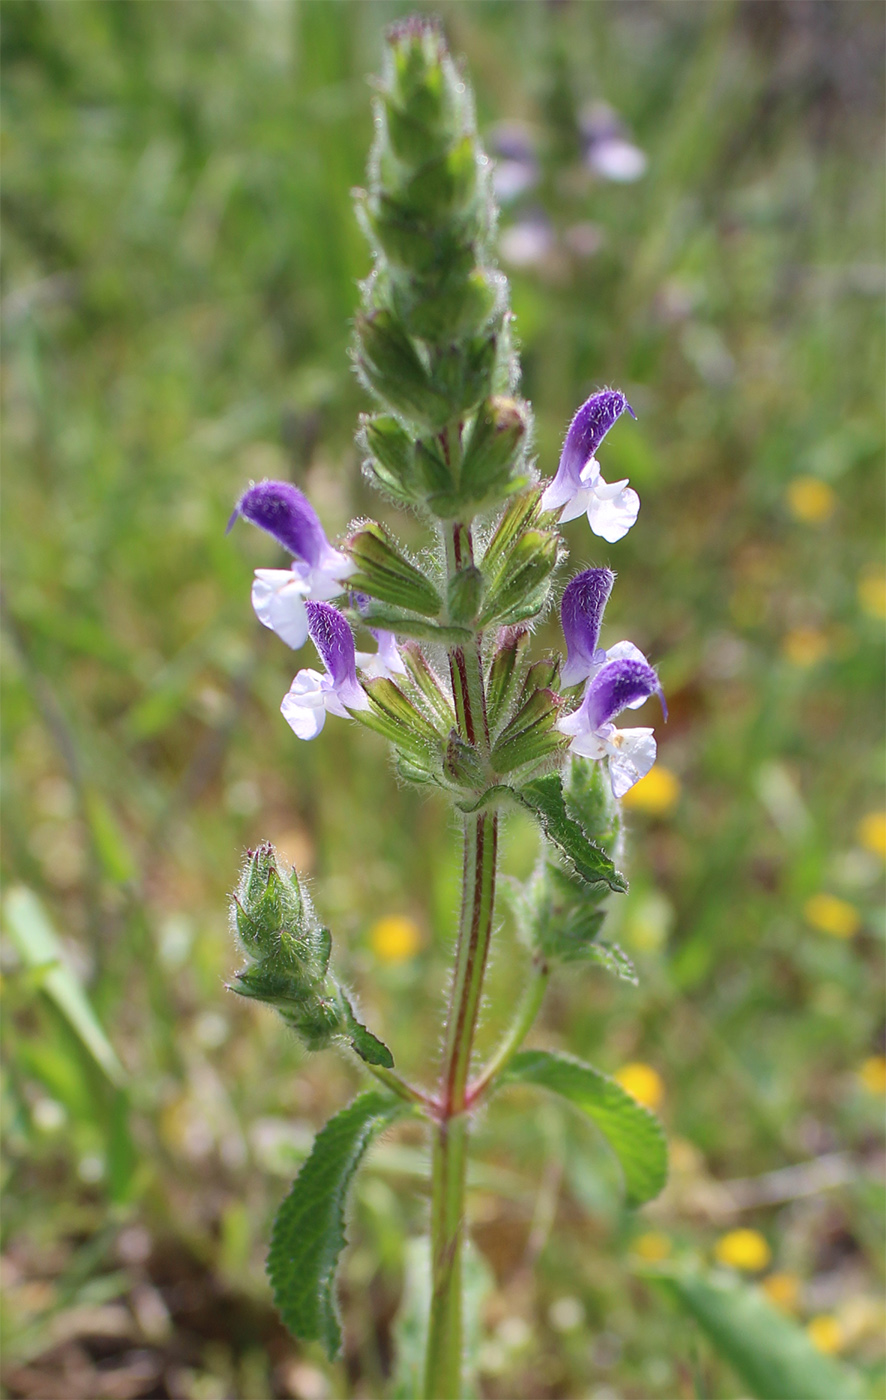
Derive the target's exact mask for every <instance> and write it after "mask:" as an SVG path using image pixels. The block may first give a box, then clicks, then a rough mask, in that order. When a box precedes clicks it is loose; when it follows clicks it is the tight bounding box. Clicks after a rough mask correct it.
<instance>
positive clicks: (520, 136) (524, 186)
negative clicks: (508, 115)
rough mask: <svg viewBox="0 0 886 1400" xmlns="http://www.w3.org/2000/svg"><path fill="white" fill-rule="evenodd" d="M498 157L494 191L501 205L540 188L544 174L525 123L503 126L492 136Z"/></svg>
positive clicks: (508, 123)
mask: <svg viewBox="0 0 886 1400" xmlns="http://www.w3.org/2000/svg"><path fill="white" fill-rule="evenodd" d="M488 139H489V146H490V149H491V151H492V154H493V156H494V157H495V163H494V165H493V167H492V188H493V190H494V191H495V197H496V199H497V200H498V202H499V204H510V203H511V202H512V201H513V200H515V199H519V197H520V195H521V194H525V193H526V191H527V190H531V189H532V187H533V186H534V185H537V184H538V181H539V178H540V175H541V171H540V169H539V164H538V157H537V156H536V154H535V143H534V140H533V137H532V132H531V131H530V129H529V128H528V127H526V126H524V124H523V123H522V122H500V123H499V125H498V126H496V127H493V129H492V131H491V132H490V134H489V138H488Z"/></svg>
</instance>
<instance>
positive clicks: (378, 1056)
mask: <svg viewBox="0 0 886 1400" xmlns="http://www.w3.org/2000/svg"><path fill="white" fill-rule="evenodd" d="M342 1001H343V1002H344V1006H345V1020H346V1022H347V1026H348V1035H349V1037H350V1041H351V1045H352V1046H353V1048H354V1050H355V1051H356V1052H357V1054H358V1055H359V1056H360V1059H361V1060H365V1061H366V1063H367V1064H368V1065H383V1066H384V1068H385V1069H393V1068H394V1057H393V1055H392V1054H391V1052H390V1050H389V1049H388V1047H387V1046H386V1045H385V1043H384V1041H383V1040H379V1038H378V1036H377V1035H373V1034H372V1031H370V1030H368V1029H367V1028H366V1026H364V1025H363V1022H362V1021H358V1019H357V1015H356V1012H355V1011H354V1008H353V1006H352V1005H351V1003H350V999H349V998H348V997H347V996H345V994H344V992H342Z"/></svg>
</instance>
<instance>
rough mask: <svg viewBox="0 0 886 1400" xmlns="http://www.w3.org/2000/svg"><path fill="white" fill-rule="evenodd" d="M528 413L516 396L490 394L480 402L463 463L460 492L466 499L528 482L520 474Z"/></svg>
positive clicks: (481, 498)
mask: <svg viewBox="0 0 886 1400" xmlns="http://www.w3.org/2000/svg"><path fill="white" fill-rule="evenodd" d="M526 427H527V415H526V411H525V409H524V407H523V405H522V404H520V403H519V402H518V401H517V400H516V399H506V398H498V397H495V398H491V399H488V400H487V401H486V402H485V403H483V404H481V405H480V408H479V409H478V411H477V416H476V418H475V419H474V423H473V426H472V428H471V431H470V435H469V437H468V440H467V443H466V445H465V451H464V457H463V458H462V464H461V482H460V486H461V492H462V495H463V496H464V497H465V499H466V500H470V501H482V500H483V499H484V498H485V497H486V496H488V495H490V494H492V493H497V494H499V495H500V494H502V493H503V492H504V491H505V490H507V489H509V488H510V489H512V490H513V489H514V488H515V487H516V486H519V485H523V484H525V480H526V477H525V473H523V474H522V475H519V474H518V473H517V469H518V468H519V463H520V457H519V448H520V444H521V442H522V440H523V438H524V437H525V435H526Z"/></svg>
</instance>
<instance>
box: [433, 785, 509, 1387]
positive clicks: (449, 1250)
mask: <svg viewBox="0 0 886 1400" xmlns="http://www.w3.org/2000/svg"><path fill="white" fill-rule="evenodd" d="M497 845H498V817H497V816H496V815H495V814H494V813H490V812H484V813H483V814H482V815H480V816H472V817H467V818H466V819H465V846H464V876H463V878H464V883H463V893H462V911H461V927H460V930H459V939H458V949H457V952H456V962H455V974H454V977H453V983H452V993H451V998H450V1005H449V1015H448V1020H447V1026H446V1048H445V1051H444V1055H443V1068H442V1075H441V1085H440V1122H439V1123H438V1125H437V1127H436V1128H435V1131H434V1148H433V1157H432V1170H431V1318H430V1326H429V1329H428V1350H427V1360H426V1368H425V1389H424V1395H425V1397H426V1400H459V1397H460V1395H461V1345H462V1339H461V1331H462V1317H461V1309H462V1301H461V1299H462V1280H461V1259H462V1237H463V1224H464V1194H465V1169H466V1164H467V1139H468V1120H467V1116H466V1114H465V1108H466V1088H467V1079H468V1071H469V1069H470V1062H471V1051H472V1049H473V1044H474V1033H475V1031H476V1028H477V1017H478V1015H479V1011H480V999H481V996H482V990H483V978H484V975H485V972H486V963H487V959H488V955H489V942H490V937H491V934H492V913H493V907H494V902H495V868H496V856H497Z"/></svg>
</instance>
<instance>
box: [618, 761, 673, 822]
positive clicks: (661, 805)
mask: <svg viewBox="0 0 886 1400" xmlns="http://www.w3.org/2000/svg"><path fill="white" fill-rule="evenodd" d="M679 796H680V779H679V778H678V777H677V775H676V773H672V772H671V770H670V768H665V767H664V765H663V764H661V763H656V765H655V767H654V768H650V770H649V772H648V773H647V774H646V777H645V778H641V779H640V781H639V783H635V784H634V786H633V787H632V788H628V791H627V792H626V793H625V795H624V797H623V798H622V802H623V803H624V805H625V807H633V809H634V810H635V811H637V812H649V814H650V815H651V816H653V817H662V816H664V815H665V813H666V812H670V810H671V808H672V807H675V806H676V804H677V799H678V798H679Z"/></svg>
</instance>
